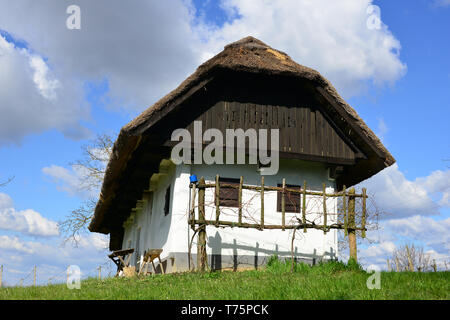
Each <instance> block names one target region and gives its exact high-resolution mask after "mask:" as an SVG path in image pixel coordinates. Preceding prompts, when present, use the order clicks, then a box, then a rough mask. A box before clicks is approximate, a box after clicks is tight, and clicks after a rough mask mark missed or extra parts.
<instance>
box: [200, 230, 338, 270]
mask: <svg viewBox="0 0 450 320" xmlns="http://www.w3.org/2000/svg"><path fill="white" fill-rule="evenodd" d="M207 244H208V246H209V247H210V248H211V251H212V252H211V256H210V257H208V258H209V260H210V265H211V270H221V269H227V268H232V269H233V270H234V271H236V270H237V269H238V268H242V267H251V266H253V267H254V268H255V269H258V267H259V266H262V265H264V264H266V263H267V261H268V260H269V259H270V257H271V256H272V255H276V256H278V257H281V258H283V257H284V258H285V259H290V258H291V254H292V253H291V251H280V250H279V249H278V245H277V244H276V245H275V250H269V249H264V248H260V247H259V243H258V242H256V244H255V246H247V245H241V244H237V242H236V239H233V243H225V242H222V237H221V236H220V234H219V232H216V234H215V236H214V237H208V241H207ZM222 249H233V256H229V255H222ZM238 250H245V251H250V252H251V251H253V252H254V255H238ZM258 254H264V255H262V256H258ZM324 259H327V260H328V259H330V260H336V259H337V257H336V253H335V252H334V250H333V248H332V247H330V251H326V252H325V254H324V255H317V253H316V249H314V252H313V253H312V254H308V253H301V252H298V247H297V246H296V247H295V248H294V260H295V261H296V262H305V263H308V264H312V265H315V264H316V263H317V262H318V261H321V260H324Z"/></svg>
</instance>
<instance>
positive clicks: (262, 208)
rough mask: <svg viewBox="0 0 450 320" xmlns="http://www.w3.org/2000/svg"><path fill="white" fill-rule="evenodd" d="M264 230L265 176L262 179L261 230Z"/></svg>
mask: <svg viewBox="0 0 450 320" xmlns="http://www.w3.org/2000/svg"><path fill="white" fill-rule="evenodd" d="M263 229H264V176H262V177H261V230H263Z"/></svg>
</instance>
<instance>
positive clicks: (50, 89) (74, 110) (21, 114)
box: [0, 35, 88, 144]
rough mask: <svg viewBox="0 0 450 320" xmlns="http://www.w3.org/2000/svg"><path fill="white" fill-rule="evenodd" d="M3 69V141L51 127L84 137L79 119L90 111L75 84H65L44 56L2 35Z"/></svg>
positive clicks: (0, 99)
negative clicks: (16, 44)
mask: <svg viewBox="0 0 450 320" xmlns="http://www.w3.org/2000/svg"><path fill="white" fill-rule="evenodd" d="M0 71H1V74H2V76H1V78H0V113H1V114H2V117H0V144H5V143H18V142H20V141H21V139H22V138H23V137H24V136H25V135H27V134H30V133H36V132H42V131H44V130H46V129H48V128H56V129H59V130H60V131H61V132H63V133H64V134H65V135H67V136H71V137H83V136H85V134H86V129H83V128H82V127H81V126H80V124H79V120H80V119H86V118H87V116H88V110H87V109H86V108H85V107H83V105H82V103H81V99H80V98H81V97H79V96H78V97H77V95H78V92H76V89H75V88H76V85H74V84H73V83H68V82H65V83H64V86H63V84H62V83H61V82H59V80H57V79H56V77H55V75H54V74H53V73H52V72H51V70H50V69H49V67H48V65H47V64H46V62H45V61H44V60H43V58H42V57H40V56H38V55H36V54H33V53H30V51H28V50H26V49H23V48H17V47H15V46H14V45H13V44H12V43H10V42H8V41H6V39H5V37H3V36H2V35H0ZM68 86H70V90H68ZM72 86H73V87H72Z"/></svg>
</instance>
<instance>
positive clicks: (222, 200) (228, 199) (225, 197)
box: [219, 177, 240, 208]
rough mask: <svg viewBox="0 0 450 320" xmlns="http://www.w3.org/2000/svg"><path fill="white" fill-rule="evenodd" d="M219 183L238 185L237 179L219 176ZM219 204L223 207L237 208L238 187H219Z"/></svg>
mask: <svg viewBox="0 0 450 320" xmlns="http://www.w3.org/2000/svg"><path fill="white" fill-rule="evenodd" d="M219 183H220V184H222V183H226V184H233V185H239V183H240V180H239V179H233V178H220V177H219ZM219 204H220V205H221V206H223V207H234V208H239V189H238V188H225V187H224V188H220V190H219Z"/></svg>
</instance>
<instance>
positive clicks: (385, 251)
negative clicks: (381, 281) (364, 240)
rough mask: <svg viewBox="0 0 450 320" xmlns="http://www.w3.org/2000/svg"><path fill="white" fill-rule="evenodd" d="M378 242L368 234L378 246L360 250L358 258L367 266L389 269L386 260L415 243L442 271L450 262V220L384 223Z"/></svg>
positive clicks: (427, 218) (387, 221) (407, 219)
mask: <svg viewBox="0 0 450 320" xmlns="http://www.w3.org/2000/svg"><path fill="white" fill-rule="evenodd" d="M376 233H378V234H379V236H378V239H376V238H377V236H376V235H375V234H369V235H368V236H369V238H371V239H372V240H378V242H377V243H374V244H371V245H369V246H367V247H363V248H361V249H360V250H359V253H358V255H359V257H360V258H361V262H362V263H363V264H364V265H368V264H376V265H378V266H379V267H380V268H382V269H386V268H387V265H386V259H388V258H391V257H392V253H393V252H394V250H395V249H397V248H398V246H401V245H403V244H405V243H415V244H416V246H418V247H423V248H424V252H425V253H428V254H429V255H430V256H431V259H435V260H436V263H437V264H438V265H439V267H440V268H443V267H444V262H447V263H448V261H449V260H450V218H446V219H442V220H435V219H433V218H431V217H424V216H419V215H417V216H413V217H407V218H401V219H390V220H386V221H382V222H381V224H380V230H379V231H377V232H376Z"/></svg>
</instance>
